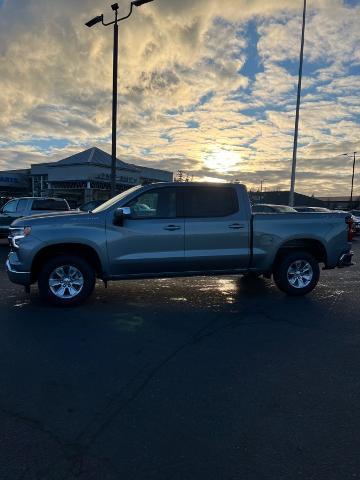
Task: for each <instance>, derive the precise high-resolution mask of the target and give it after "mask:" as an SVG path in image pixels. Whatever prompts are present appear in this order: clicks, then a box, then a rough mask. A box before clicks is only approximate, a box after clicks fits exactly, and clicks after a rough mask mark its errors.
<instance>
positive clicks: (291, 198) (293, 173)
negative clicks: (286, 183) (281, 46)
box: [289, 0, 306, 207]
mask: <svg viewBox="0 0 360 480" xmlns="http://www.w3.org/2000/svg"><path fill="white" fill-rule="evenodd" d="M305 26H306V0H304V9H303V23H302V33H301V47H300V65H299V80H298V90H297V100H296V117H295V132H294V147H293V159H292V170H291V186H290V195H289V205H290V207H293V206H294V195H295V180H296V161H297V147H298V137H299V121H300V103H301V84H302V72H303V63H304V44H305Z"/></svg>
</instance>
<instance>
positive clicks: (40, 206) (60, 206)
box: [31, 198, 69, 211]
mask: <svg viewBox="0 0 360 480" xmlns="http://www.w3.org/2000/svg"><path fill="white" fill-rule="evenodd" d="M31 210H38V211H39V210H54V211H67V210H69V205H68V204H67V202H66V201H65V200H62V199H61V198H59V199H57V198H43V199H42V198H41V199H38V200H34V201H33V204H32V207H31Z"/></svg>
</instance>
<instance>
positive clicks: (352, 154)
mask: <svg viewBox="0 0 360 480" xmlns="http://www.w3.org/2000/svg"><path fill="white" fill-rule="evenodd" d="M356 154H357V152H353V153H342V154H341V155H342V156H346V157H352V156H354V157H353V169H352V177H351V191H350V208H352V204H353V193H354V179H355V166H356Z"/></svg>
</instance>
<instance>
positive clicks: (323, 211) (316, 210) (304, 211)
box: [294, 207, 332, 213]
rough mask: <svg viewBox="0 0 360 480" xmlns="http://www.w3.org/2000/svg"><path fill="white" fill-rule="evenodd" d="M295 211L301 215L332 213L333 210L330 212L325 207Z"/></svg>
mask: <svg viewBox="0 0 360 480" xmlns="http://www.w3.org/2000/svg"><path fill="white" fill-rule="evenodd" d="M294 208H295V210H296V211H297V212H299V213H306V212H309V213H316V212H318V213H330V212H332V210H330V209H329V208H325V207H294Z"/></svg>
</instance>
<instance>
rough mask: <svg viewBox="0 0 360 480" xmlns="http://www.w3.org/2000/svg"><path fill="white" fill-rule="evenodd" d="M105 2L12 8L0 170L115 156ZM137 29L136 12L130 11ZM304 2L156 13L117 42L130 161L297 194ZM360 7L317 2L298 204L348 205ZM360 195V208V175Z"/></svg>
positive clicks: (162, 0)
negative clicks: (98, 151) (320, 199)
mask: <svg viewBox="0 0 360 480" xmlns="http://www.w3.org/2000/svg"><path fill="white" fill-rule="evenodd" d="M110 3H111V2H109V3H106V2H104V1H103V0H77V1H76V2H74V1H73V0H61V1H55V0H21V1H20V0H0V169H1V170H3V169H15V168H24V167H27V166H29V165H30V164H32V163H38V162H43V161H56V160H59V159H62V158H65V157H67V156H69V155H71V154H73V153H76V152H78V151H81V150H84V149H85V148H90V147H92V146H97V147H99V148H102V149H103V150H105V151H108V152H110V151H111V100H112V28H111V27H108V28H104V27H102V26H101V25H97V26H95V27H93V28H91V29H89V28H87V27H85V26H84V23H85V22H86V21H87V20H89V19H90V18H92V17H93V16H96V15H99V14H101V13H104V16H105V20H106V21H107V20H108V21H110V20H111V19H112V11H111V8H110ZM119 5H120V13H121V14H122V13H123V14H124V15H126V14H127V12H128V8H129V2H128V1H126V2H125V1H124V0H120V2H119ZM302 6H303V1H302V0H221V1H219V0H197V1H195V0H155V1H154V2H153V3H150V4H146V5H143V6H142V7H140V8H137V9H135V11H134V13H133V16H132V17H131V18H130V19H129V20H127V21H126V22H123V23H121V25H120V33H119V117H118V136H117V138H118V157H119V158H121V159H122V160H124V161H130V162H132V163H139V164H143V165H146V166H151V167H156V168H164V169H166V170H171V171H174V172H175V173H176V172H177V170H179V169H181V170H184V171H185V172H187V173H188V174H189V175H190V176H192V177H193V178H194V180H214V181H234V180H237V181H240V182H242V183H245V184H246V185H247V186H248V187H249V188H250V189H257V188H258V187H259V185H260V182H261V181H263V183H264V187H265V188H266V189H267V190H271V189H282V190H288V189H289V184H290V173H291V160H292V147H293V133H294V122H295V106H296V89H297V79H298V68H299V50H300V38H301V21H302ZM359 19H360V0H308V11H307V29H306V39H305V52H304V78H303V92H302V107H301V117H300V131H299V150H298V166H297V181H296V190H297V191H299V192H302V193H307V194H309V195H313V194H314V195H315V196H316V195H319V196H326V195H346V194H348V192H349V190H350V182H351V174H352V160H351V158H350V157H345V156H341V154H342V153H345V152H353V151H359V152H360V141H359V123H360V99H359V98H360V95H359V80H360V48H359V46H360V29H359ZM358 172H359V173H358V174H357V175H356V178H355V190H354V192H355V195H360V164H359V167H358Z"/></svg>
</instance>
